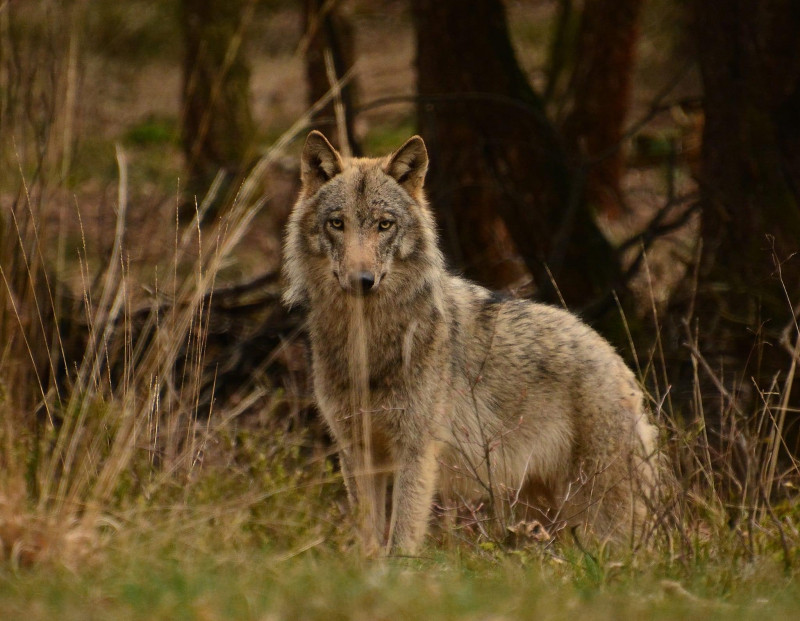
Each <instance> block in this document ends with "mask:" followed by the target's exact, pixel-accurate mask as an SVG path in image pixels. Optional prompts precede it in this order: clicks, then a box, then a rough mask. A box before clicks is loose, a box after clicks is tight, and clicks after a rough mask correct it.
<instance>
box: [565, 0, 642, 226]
mask: <svg viewBox="0 0 800 621" xmlns="http://www.w3.org/2000/svg"><path fill="white" fill-rule="evenodd" d="M641 8H642V0H587V2H586V4H585V6H584V9H583V13H582V15H581V24H580V31H579V33H578V40H577V44H576V50H575V59H576V60H575V67H574V71H573V75H572V83H571V93H570V98H571V102H572V105H571V109H570V112H569V114H568V116H567V118H566V120H565V122H564V136H565V139H566V141H567V144H568V145H569V148H570V150H571V152H572V153H573V155H574V157H576V158H577V159H579V160H580V161H583V162H585V163H586V165H587V167H588V169H587V174H586V200H587V202H588V203H589V205H590V207H591V208H592V209H594V210H596V211H597V212H598V213H604V214H606V215H607V216H609V217H611V218H616V217H619V216H620V215H621V214H622V212H623V207H624V205H623V200H622V193H621V191H620V180H621V178H622V173H623V172H624V165H625V161H624V152H623V149H622V142H623V134H624V127H625V119H626V116H627V113H628V109H629V107H630V99H631V86H632V84H631V78H632V72H633V66H634V61H635V52H636V42H637V39H638V35H639V32H638V30H639V28H638V25H639V15H640V13H641Z"/></svg>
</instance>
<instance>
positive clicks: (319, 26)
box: [303, 0, 361, 156]
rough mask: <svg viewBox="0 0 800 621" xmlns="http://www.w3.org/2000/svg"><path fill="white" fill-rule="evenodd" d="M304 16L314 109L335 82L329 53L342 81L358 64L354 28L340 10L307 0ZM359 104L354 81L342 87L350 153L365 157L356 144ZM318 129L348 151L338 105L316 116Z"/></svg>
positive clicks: (308, 77)
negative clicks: (340, 124)
mask: <svg viewBox="0 0 800 621" xmlns="http://www.w3.org/2000/svg"><path fill="white" fill-rule="evenodd" d="M303 17H304V20H305V32H306V48H305V60H306V79H307V81H308V105H309V106H313V105H314V104H315V103H316V102H317V101H319V100H320V99H322V97H324V96H325V95H326V94H327V93H328V92H329V91H330V90H331V82H330V79H329V71H328V67H327V65H326V62H325V52H326V50H327V51H328V52H330V59H331V61H332V65H333V73H334V76H335V78H336V79H337V80H341V79H342V78H343V77H344V76H345V74H346V73H347V71H348V70H349V69H350V68H351V67H352V66H353V64H354V62H355V50H354V41H353V28H352V26H351V24H350V22H349V21H348V20H347V19H346V18H345V17H344V16H343V15H342V14H341V12H339V11H337V10H336V5H335V3H334V4H332V3H330V2H325V1H324V0H305V1H304V3H303ZM355 101H356V85H355V82H354V81H353V80H352V79H351V80H349V81H348V82H347V83H346V84H344V85H343V86H342V88H341V102H342V108H343V112H344V119H343V120H344V131H345V135H346V138H347V141H348V143H349V147H350V151H351V153H352V154H353V155H355V156H360V155H361V149H360V147H359V145H358V142H357V141H356V136H355V130H354V124H355V118H354V105H355ZM312 121H313V123H314V126H315V127H316V128H317V129H320V130H321V131H322V132H324V133H325V135H326V136H327V137H328V139H329V140H330V141H331V143H332V144H333V145H334V146H335V147H336V148H337V149H339V150H342V149H343V148H344V145H342V144H340V142H341V140H340V137H339V132H338V131H337V130H338V128H337V125H336V123H337V120H336V112H335V109H334V102H333V101H331V102H329V103H328V104H327V105H326V106H325V107H324V108H322V109H321V110H319V111H318V112H317V113H316V114H314V116H313V117H312Z"/></svg>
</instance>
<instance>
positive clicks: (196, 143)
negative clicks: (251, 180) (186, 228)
mask: <svg viewBox="0 0 800 621" xmlns="http://www.w3.org/2000/svg"><path fill="white" fill-rule="evenodd" d="M253 6H254V3H253V1H252V0H181V8H182V12H183V13H182V24H183V29H184V42H185V56H184V64H183V119H182V127H181V130H182V142H183V151H184V154H185V156H186V164H187V173H188V174H187V177H188V179H187V183H186V190H187V192H188V194H189V202H190V203H191V205H190V207H191V209H192V210H193V204H194V200H195V197H196V199H197V201H198V202H201V201H202V200H203V197H204V196H205V194H206V192H207V191H208V189H209V187H210V185H211V183H212V182H213V180H214V179H215V177H216V176H217V174H218V173H219V172H222V173H223V175H224V178H223V187H222V189H221V191H220V192H219V193H218V197H219V199H218V200H217V201H216V204H217V205H219V204H221V203H222V202H223V201H224V198H225V193H226V190H227V188H229V187H230V184H231V182H232V181H233V180H234V179H236V178H237V177H238V176H239V175H240V174H241V172H242V170H243V168H244V167H245V158H246V155H247V151H248V147H249V145H250V140H251V139H252V136H253V129H254V127H253V118H252V115H251V111H250V67H249V65H248V63H247V60H246V58H245V53H244V46H243V36H244V30H245V28H246V25H247V23H248V22H249V18H248V17H247V16H248V15H251V14H252V10H253Z"/></svg>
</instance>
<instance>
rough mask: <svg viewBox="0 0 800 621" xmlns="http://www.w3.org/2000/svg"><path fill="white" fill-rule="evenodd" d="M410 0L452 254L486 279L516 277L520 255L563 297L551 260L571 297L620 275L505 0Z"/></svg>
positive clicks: (434, 193) (582, 300)
mask: <svg viewBox="0 0 800 621" xmlns="http://www.w3.org/2000/svg"><path fill="white" fill-rule="evenodd" d="M412 6H413V11H414V17H415V21H416V34H417V79H418V92H419V97H420V103H419V108H418V114H419V125H420V130H421V133H422V135H423V137H424V138H425V140H426V143H427V145H428V148H429V150H430V152H431V170H430V173H429V177H428V184H427V187H428V191H429V194H430V195H431V198H432V202H433V206H434V210H435V211H436V212H437V213H438V215H439V220H440V223H441V224H442V228H443V230H444V234H443V238H444V245H445V248H446V251H447V253H448V255H449V256H450V257H451V259H453V260H454V261H455V262H456V264H457V265H458V266H459V267H461V268H463V269H464V271H465V272H466V274H467V276H469V277H472V278H475V279H477V280H479V281H481V282H483V283H485V284H488V285H490V286H494V287H505V286H508V285H509V284H511V283H513V282H514V281H515V280H516V279H517V278H518V277H519V276H520V274H521V273H522V272H523V270H521V269H520V263H522V264H523V265H524V267H526V268H527V270H528V271H529V272H530V273H531V275H532V276H533V277H534V280H535V284H536V286H537V288H538V295H539V297H541V298H542V299H545V300H550V301H557V300H558V297H557V295H556V292H555V289H554V288H553V287H552V286H551V283H550V277H549V275H548V269H549V271H550V272H551V273H552V275H553V276H554V278H555V280H556V282H557V284H558V287H559V289H560V291H561V293H562V294H563V296H564V298H565V300H566V302H567V303H568V304H569V305H572V306H581V305H584V304H586V303H587V302H588V301H590V300H593V299H595V298H596V297H597V296H598V295H600V294H601V293H603V292H605V291H607V288H608V286H609V284H610V283H611V282H612V281H613V280H614V277H615V275H616V269H617V264H616V259H615V257H614V254H613V252H612V250H611V248H610V247H609V245H608V244H607V242H606V240H605V239H604V238H603V236H602V235H601V234H600V232H599V231H598V229H597V227H596V226H595V224H594V222H593V221H592V219H591V217H590V215H589V213H588V211H587V210H586V209H585V208H584V205H583V204H582V202H581V201H580V196H581V194H580V192H576V190H577V189H578V188H576V187H575V186H574V185H573V184H574V183H575V182H576V180H575V179H573V178H572V176H571V175H572V171H571V169H570V167H569V165H568V162H567V158H566V154H565V150H564V148H563V145H562V144H561V141H560V138H559V136H558V134H557V132H556V131H555V130H554V128H553V126H552V125H551V123H550V122H549V121H548V120H547V118H546V116H545V114H544V110H543V106H542V104H541V101H540V99H539V97H538V96H537V95H536V93H535V92H534V91H533V90H532V89H531V87H530V85H529V83H528V81H527V78H526V76H525V75H524V74H523V72H522V70H521V69H520V67H519V64H518V62H517V60H516V58H515V55H514V50H513V48H512V46H511V43H510V39H509V33H508V27H507V24H506V16H505V11H504V8H503V5H502V3H501V2H500V1H499V0H478V1H476V2H472V3H470V4H469V8H468V9H467V8H466V7H465V6H464V4H463V3H461V2H457V1H455V0H414V2H413V3H412ZM578 181H579V180H578ZM578 185H580V183H579V182H578Z"/></svg>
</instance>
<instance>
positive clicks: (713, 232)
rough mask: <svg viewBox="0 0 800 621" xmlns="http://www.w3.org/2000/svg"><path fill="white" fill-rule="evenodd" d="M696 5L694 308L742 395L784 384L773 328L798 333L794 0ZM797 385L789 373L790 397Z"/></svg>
mask: <svg viewBox="0 0 800 621" xmlns="http://www.w3.org/2000/svg"><path fill="white" fill-rule="evenodd" d="M694 9H695V17H696V37H697V50H698V60H699V64H700V69H701V72H702V78H703V85H704V98H705V99H704V111H705V126H704V134H703V148H702V162H701V176H700V184H701V189H702V208H703V210H702V239H703V252H702V256H701V259H700V265H699V276H700V280H699V287H698V291H697V298H696V302H694V307H695V308H696V315H695V317H696V318H697V321H698V328H699V329H698V333H699V339H700V345H701V349H702V351H703V352H704V353H705V354H706V355H707V356H708V357H709V359H710V360H711V361H712V362H713V366H714V370H715V372H717V373H719V374H720V376H722V377H723V379H724V381H725V383H726V385H727V387H728V388H729V389H730V390H731V391H732V392H734V394H736V393H737V392H738V393H739V396H740V397H746V396H747V393H748V392H750V393H752V387H753V383H754V382H755V383H756V384H757V385H758V386H760V387H761V388H762V389H768V388H769V387H770V385H771V382H772V380H773V378H774V377H776V374H779V375H777V377H778V378H779V383H778V388H781V387H782V386H781V384H782V382H784V381H785V378H786V375H785V371H786V369H788V367H789V361H790V359H791V358H790V355H789V354H788V353H787V352H786V350H785V348H784V347H782V346H781V345H780V344H779V339H780V334H781V332H782V330H783V329H784V328H785V327H787V326H792V328H791V330H790V331H789V335H790V337H791V343H794V342H795V339H796V338H797V333H796V331H795V329H794V326H793V324H792V321H793V317H792V310H791V305H792V304H794V305H797V304H798V302H800V256H798V255H794V253H797V252H798V250H800V128H799V127H798V114H800V38H798V37H797V32H798V31H800V4H798V3H797V2H793V1H792V0H736V1H734V2H730V1H728V0H697V1H696V2H695V3H694ZM793 255H794V256H793ZM775 261H778V262H781V265H780V270H778V269H777V265H776V263H775ZM779 276H780V278H779ZM787 296H788V297H789V298H790V300H791V303H790V301H789V300H787ZM783 388H785V387H783ZM799 391H800V386H798V385H797V381H796V380H795V385H794V389H793V391H792V396H793V397H794V398H795V399H796V397H797V396H798V392H799ZM751 397H753V399H755V396H754V395H752V394H751ZM740 401H741V402H742V403H746V402H747V399H746V398H741V399H740Z"/></svg>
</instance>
